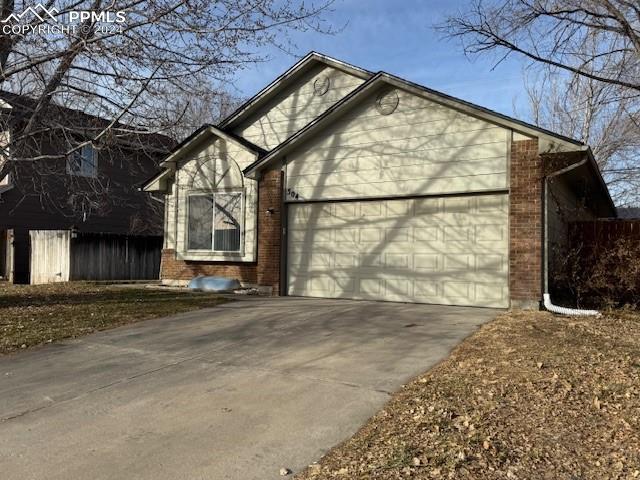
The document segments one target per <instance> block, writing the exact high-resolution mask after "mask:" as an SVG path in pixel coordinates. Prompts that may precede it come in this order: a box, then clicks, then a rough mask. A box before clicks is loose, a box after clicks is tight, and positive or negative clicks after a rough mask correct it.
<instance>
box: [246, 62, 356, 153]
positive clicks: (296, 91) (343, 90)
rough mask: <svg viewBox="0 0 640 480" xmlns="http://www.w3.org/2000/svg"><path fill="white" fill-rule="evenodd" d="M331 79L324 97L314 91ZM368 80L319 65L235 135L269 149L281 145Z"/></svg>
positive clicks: (265, 107) (251, 118)
mask: <svg viewBox="0 0 640 480" xmlns="http://www.w3.org/2000/svg"><path fill="white" fill-rule="evenodd" d="M323 78H327V79H328V81H329V87H328V90H327V91H326V93H324V94H323V95H317V94H316V93H315V92H314V83H315V82H316V80H318V79H323ZM363 82H364V80H362V79H360V78H358V77H355V76H353V75H350V74H348V73H345V72H343V71H341V70H337V69H335V68H331V67H328V66H326V65H322V64H318V65H315V66H314V67H313V68H311V69H310V70H309V71H308V72H306V73H305V74H304V75H303V76H302V77H301V78H300V79H299V80H298V81H297V82H295V83H294V84H293V85H292V86H290V87H289V88H286V89H284V90H283V91H282V92H280V93H279V94H278V95H277V96H276V97H274V98H273V99H272V100H271V101H269V102H268V103H267V104H266V105H264V106H263V108H261V109H260V111H259V112H258V113H257V114H255V115H253V116H251V117H249V118H248V119H247V120H245V121H244V122H242V123H241V124H240V125H239V126H237V127H236V128H235V129H234V133H235V134H236V135H239V136H241V137H243V138H245V139H246V140H248V141H250V142H251V143H253V144H255V145H258V146H260V147H262V148H264V149H266V150H271V149H272V148H274V147H276V146H278V145H279V144H280V143H282V142H283V141H284V140H286V139H287V138H289V137H290V136H291V135H293V134H294V133H296V132H297V131H298V130H300V129H301V128H302V127H304V126H305V125H307V124H308V123H309V122H311V121H313V120H314V119H315V118H316V117H318V116H319V115H320V114H322V113H323V112H324V111H326V110H327V109H328V108H329V107H331V106H332V105H333V104H334V103H336V102H338V101H339V100H340V99H342V98H343V97H344V96H346V95H348V94H349V92H351V91H352V90H354V89H355V88H357V87H358V86H359V85H361V84H362V83H363Z"/></svg>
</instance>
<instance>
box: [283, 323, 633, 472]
mask: <svg viewBox="0 0 640 480" xmlns="http://www.w3.org/2000/svg"><path fill="white" fill-rule="evenodd" d="M296 478H297V479H299V480H303V479H305V480H310V479H314V480H318V479H334V478H335V479H349V480H351V479H398V478H422V479H430V478H443V479H446V478H456V479H458V478H460V479H478V480H481V479H527V480H529V479H567V480H582V479H585V480H586V479H597V480H604V479H635V478H639V479H640V314H639V313H638V312H635V313H634V312H631V311H620V312H614V313H610V314H607V315H605V316H604V317H603V318H599V319H594V318H566V317H557V316H553V315H551V314H549V313H546V312H533V313H525V312H520V313H505V314H503V315H501V316H500V317H499V318H498V319H496V320H495V321H494V322H492V323H490V324H487V325H486V326H484V327H483V328H481V329H480V330H479V331H478V332H477V333H476V334H474V335H472V336H471V337H470V338H468V339H467V340H466V341H465V342H463V343H462V344H461V345H460V346H459V347H457V348H456V349H455V350H454V352H453V353H452V355H451V356H450V357H449V358H448V359H447V360H445V361H444V362H443V363H441V364H440V365H439V366H437V367H436V368H434V369H432V370H431V371H429V372H428V373H426V374H425V375H423V376H421V377H418V378H416V379H415V380H414V381H412V382H411V383H410V384H409V385H406V387H405V388H404V389H403V390H401V391H400V392H399V393H398V394H396V395H395V396H394V398H393V399H392V400H391V401H390V402H389V403H388V404H387V406H386V407H385V408H384V409H383V410H382V411H381V412H379V413H378V414H377V415H376V416H375V417H373V418H372V419H371V420H370V421H369V422H368V424H367V425H365V426H364V427H363V428H362V429H361V430H360V431H359V432H358V433H357V434H356V435H355V436H354V437H353V438H351V439H350V440H348V441H347V442H345V443H344V444H342V445H340V446H338V447H336V448H335V449H333V450H332V451H331V452H329V454H328V455H326V456H325V457H324V458H323V459H322V460H321V461H320V463H319V464H318V465H313V466H310V467H309V468H308V469H307V470H306V471H305V472H303V473H302V474H300V475H299V476H298V477H296Z"/></svg>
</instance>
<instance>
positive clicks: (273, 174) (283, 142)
mask: <svg viewBox="0 0 640 480" xmlns="http://www.w3.org/2000/svg"><path fill="white" fill-rule="evenodd" d="M162 167H163V168H164V170H163V171H162V172H161V173H160V174H159V175H157V176H156V177H155V178H153V179H152V180H151V181H149V182H148V183H147V184H146V185H145V187H144V188H145V190H146V191H148V192H161V193H164V194H165V195H166V209H165V239H164V250H163V256H162V266H161V278H162V281H163V282H164V283H166V284H175V285H184V284H185V283H186V282H188V281H189V279H191V278H192V277H194V276H196V275H201V274H203V275H223V276H231V277H236V278H239V279H241V280H242V281H244V282H246V283H247V284H257V285H260V286H267V287H270V288H271V289H272V291H273V293H274V294H278V295H295V296H309V297H332V298H352V299H372V300H389V301H400V302H421V303H434V304H451V305H470V306H483V307H509V306H512V307H537V306H538V305H539V302H540V301H541V299H542V294H543V291H546V290H553V288H554V270H553V269H554V268H556V265H557V264H558V263H560V262H561V260H562V255H563V248H565V246H566V241H567V240H566V237H567V222H568V221H569V220H570V219H576V218H584V219H589V218H596V217H608V216H615V208H614V205H613V203H612V201H611V198H610V195H609V192H608V190H607V187H606V186H605V184H604V182H603V179H602V177H601V175H600V172H599V171H598V168H597V165H596V163H595V161H594V158H593V155H592V153H591V150H590V149H589V147H588V146H586V145H583V144H582V143H580V142H578V141H575V140H573V139H571V138H566V137H563V136H561V135H558V134H555V133H553V132H550V131H547V130H543V129H541V128H538V127H536V126H533V125H530V124H527V123H525V122H522V121H519V120H516V119H514V118H510V117H507V116H505V115H502V114H499V113H496V112H494V111H491V110H488V109H486V108H483V107H480V106H478V105H474V104H471V103H469V102H465V101H463V100H460V99H457V98H453V97H451V96H448V95H445V94H443V93H440V92H437V91H434V90H431V89H428V88H425V87H423V86H420V85H416V84H414V83H411V82H409V81H406V80H403V79H401V78H398V77H396V76H394V75H391V74H388V73H385V72H377V73H374V72H370V71H368V70H365V69H363V68H359V67H356V66H353V65H349V64H347V63H345V62H342V61H339V60H336V59H333V58H330V57H327V56H325V55H321V54H318V53H315V52H312V53H310V54H308V55H307V56H305V57H304V58H303V59H302V60H300V61H299V62H298V63H296V64H295V65H294V66H293V67H291V68H290V69H289V70H287V71H286V72H285V73H284V74H282V75H281V76H280V77H278V78H277V79H275V80H274V81H273V82H272V83H270V84H269V85H268V86H266V87H265V88H264V89H263V90H261V91H260V92H259V93H258V94H257V95H255V96H254V97H253V98H252V99H250V100H249V101H248V102H247V103H246V104H244V105H243V106H241V107H240V108H239V109H238V110H237V111H235V112H234V113H233V114H231V115H230V116H229V117H228V118H226V119H225V120H224V121H222V122H220V123H219V124H218V125H205V126H203V127H201V128H200V129H198V130H197V131H196V132H194V133H193V134H192V135H191V136H189V137H188V138H187V139H185V140H184V141H183V142H182V143H181V144H180V145H178V146H177V148H175V149H174V150H173V151H172V152H171V154H170V155H168V156H167V157H166V158H165V159H164V161H163V162H162Z"/></svg>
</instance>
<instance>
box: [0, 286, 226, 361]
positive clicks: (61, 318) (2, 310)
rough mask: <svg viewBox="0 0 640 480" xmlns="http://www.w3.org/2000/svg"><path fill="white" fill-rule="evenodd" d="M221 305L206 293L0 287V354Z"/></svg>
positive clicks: (131, 289)
mask: <svg viewBox="0 0 640 480" xmlns="http://www.w3.org/2000/svg"><path fill="white" fill-rule="evenodd" d="M224 301H225V299H223V298H221V297H220V296H218V295H215V294H212V293H197V292H189V291H176V290H157V289H149V288H144V287H127V288H123V287H115V286H99V285H91V284H88V283H79V282H72V283H58V284H52V285H34V286H31V285H10V284H1V283H0V354H4V353H9V352H13V351H15V350H20V349H24V348H28V347H33V346H35V345H40V344H43V343H50V342H54V341H56V340H61V339H64V338H75V337H80V336H82V335H87V334H89V333H91V332H95V331H98V330H106V329H108V328H113V327H117V326H120V325H125V324H127V323H133V322H137V321H140V320H145V319H149V318H155V317H163V316H166V315H172V314H176V313H180V312H186V311H189V310H196V309H199V308H206V307H213V306H215V305H218V304H219V303H222V302H224Z"/></svg>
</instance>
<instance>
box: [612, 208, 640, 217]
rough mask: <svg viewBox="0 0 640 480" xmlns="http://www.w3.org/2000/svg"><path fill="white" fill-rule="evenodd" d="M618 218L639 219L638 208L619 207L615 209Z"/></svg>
mask: <svg viewBox="0 0 640 480" xmlns="http://www.w3.org/2000/svg"><path fill="white" fill-rule="evenodd" d="M617 211H618V218H622V219H625V220H637V219H640V207H620V208H618V209H617Z"/></svg>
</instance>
